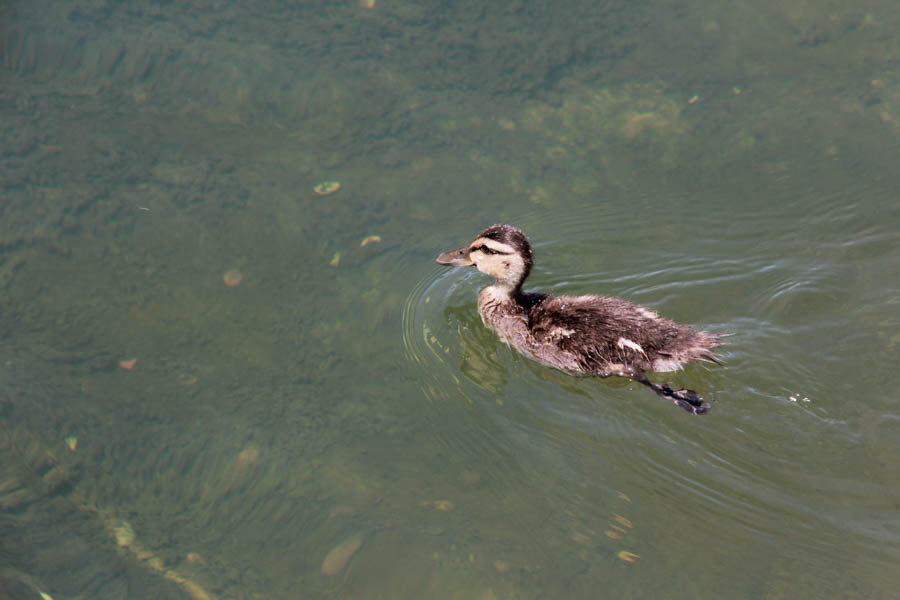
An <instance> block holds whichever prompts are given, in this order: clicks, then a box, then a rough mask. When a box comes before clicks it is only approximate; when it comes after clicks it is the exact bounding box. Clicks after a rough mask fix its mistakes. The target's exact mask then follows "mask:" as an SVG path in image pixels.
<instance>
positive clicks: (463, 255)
mask: <svg viewBox="0 0 900 600" xmlns="http://www.w3.org/2000/svg"><path fill="white" fill-rule="evenodd" d="M435 260H436V261H437V262H438V264H441V265H447V266H448V267H471V266H473V265H474V264H475V263H473V262H472V260H471V259H470V258H469V248H468V246H466V247H463V248H460V249H458V250H451V251H450V252H444V253H443V254H441V255H440V256H438V257H437V258H436V259H435Z"/></svg>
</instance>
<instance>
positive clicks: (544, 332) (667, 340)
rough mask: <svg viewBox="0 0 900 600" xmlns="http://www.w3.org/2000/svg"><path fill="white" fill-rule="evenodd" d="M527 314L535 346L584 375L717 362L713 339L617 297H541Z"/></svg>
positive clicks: (673, 368)
mask: <svg viewBox="0 0 900 600" xmlns="http://www.w3.org/2000/svg"><path fill="white" fill-rule="evenodd" d="M528 315H529V329H530V330H531V332H532V335H533V337H534V341H535V343H536V344H538V345H544V346H553V347H555V348H557V349H558V350H559V351H561V352H563V353H565V354H566V355H568V357H569V358H570V360H572V361H574V362H575V363H577V365H578V367H579V368H578V371H579V372H581V373H584V374H591V375H601V376H606V375H610V374H618V372H620V371H621V368H622V367H623V366H626V367H632V368H637V369H640V370H642V371H675V370H678V369H680V368H681V367H682V366H683V365H684V364H686V363H688V362H691V361H692V360H697V359H704V360H715V356H714V354H713V353H712V352H711V351H710V348H712V347H714V346H715V345H717V342H716V336H714V335H712V334H708V333H703V332H699V331H697V330H695V329H693V328H691V327H688V326H685V325H679V324H677V323H674V322H672V321H669V320H667V319H663V318H661V317H659V316H657V315H656V313H654V312H652V311H650V310H647V309H645V308H643V307H640V306H637V305H635V304H632V303H630V302H626V301H624V300H619V299H617V298H608V297H605V296H576V297H571V296H559V297H556V298H545V299H544V300H543V301H541V302H539V303H537V304H535V305H534V306H532V307H531V309H530V310H529V312H528Z"/></svg>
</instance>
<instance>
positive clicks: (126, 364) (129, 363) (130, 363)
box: [119, 358, 137, 371]
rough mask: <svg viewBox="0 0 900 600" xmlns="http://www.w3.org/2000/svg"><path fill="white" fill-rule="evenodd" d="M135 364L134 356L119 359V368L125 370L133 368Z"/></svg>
mask: <svg viewBox="0 0 900 600" xmlns="http://www.w3.org/2000/svg"><path fill="white" fill-rule="evenodd" d="M136 364H137V359H136V358H129V359H128V360H120V361H119V368H120V369H125V370H126V371H130V370H132V369H133V368H134V365H136Z"/></svg>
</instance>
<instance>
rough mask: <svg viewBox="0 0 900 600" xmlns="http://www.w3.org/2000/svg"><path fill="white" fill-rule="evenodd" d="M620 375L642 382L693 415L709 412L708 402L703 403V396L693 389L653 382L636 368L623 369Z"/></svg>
mask: <svg viewBox="0 0 900 600" xmlns="http://www.w3.org/2000/svg"><path fill="white" fill-rule="evenodd" d="M621 375H622V376H623V377H628V378H629V379H633V380H634V381H637V382H638V383H643V384H644V385H646V386H647V387H648V388H650V389H651V390H653V391H654V392H656V393H657V394H658V395H659V396H662V397H663V398H668V399H669V400H671V401H672V402H674V403H675V404H676V405H678V406H680V407H681V408H683V409H684V410H686V411H688V412H689V413H693V414H695V415H705V414H706V413H708V412H709V404H705V403H704V402H703V398H701V397H700V394H698V393H697V392H695V391H694V390H688V389H680V390H673V389H672V388H671V387H669V384H668V383H663V384H661V385H660V384H658V383H653V382H652V381H650V380H649V379H647V375H646V374H645V373H644V372H643V371H639V370H637V369H629V370H627V371H623V372H622V373H621Z"/></svg>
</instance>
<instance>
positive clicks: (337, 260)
mask: <svg viewBox="0 0 900 600" xmlns="http://www.w3.org/2000/svg"><path fill="white" fill-rule="evenodd" d="M339 264H341V253H340V252H335V253H334V256H332V257H331V261H330V262H329V263H328V266H330V267H336V266H338V265H339Z"/></svg>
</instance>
